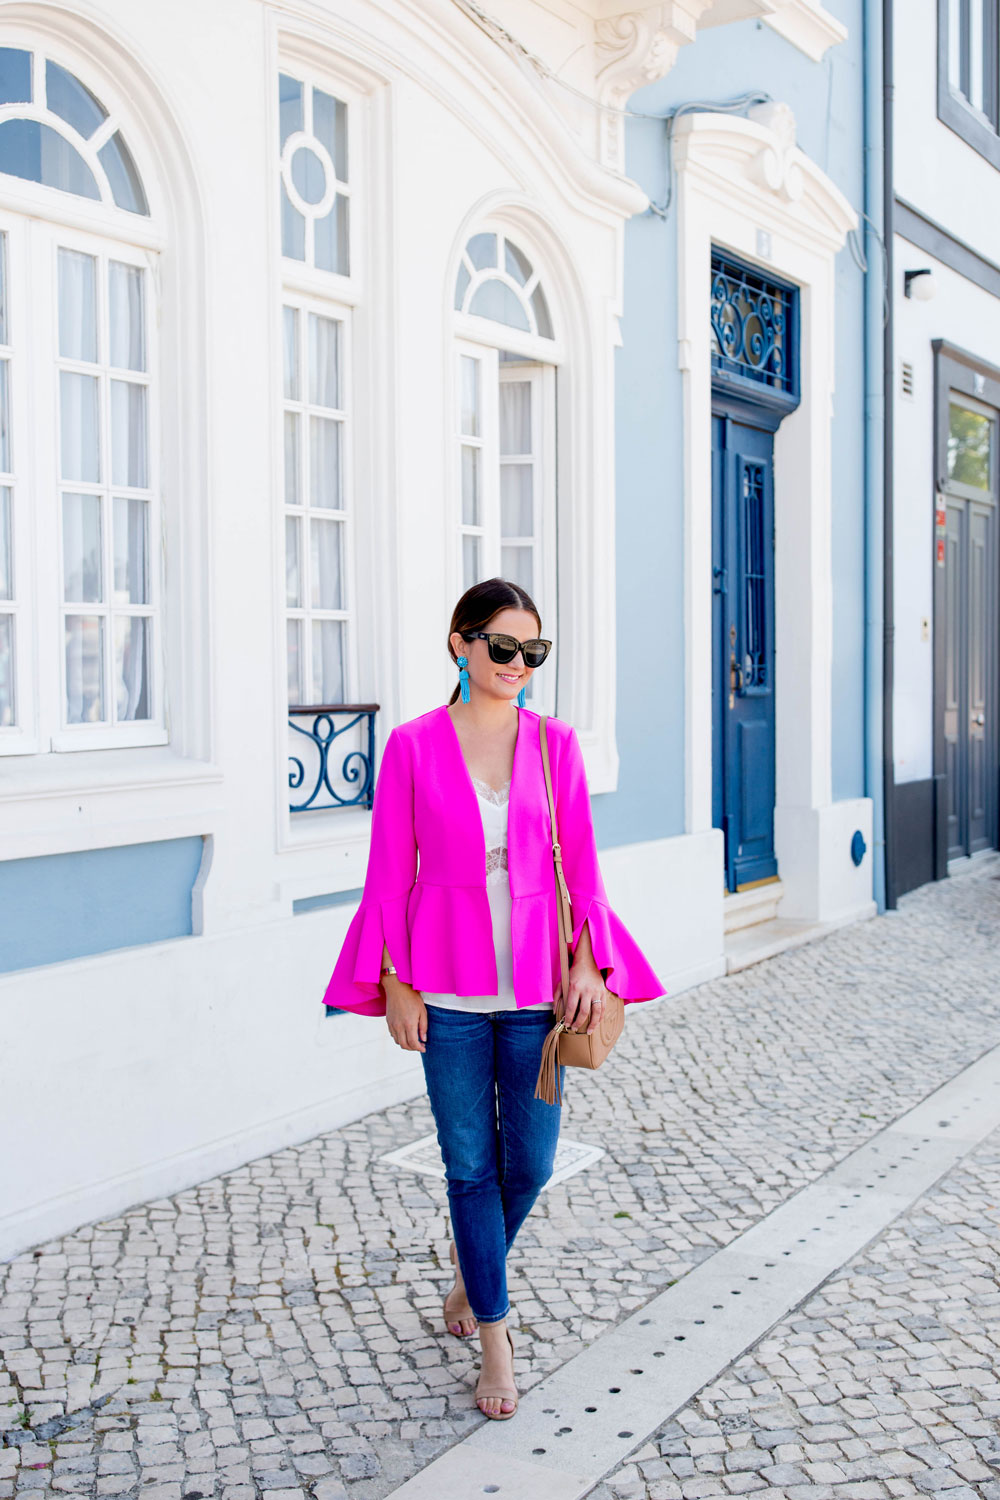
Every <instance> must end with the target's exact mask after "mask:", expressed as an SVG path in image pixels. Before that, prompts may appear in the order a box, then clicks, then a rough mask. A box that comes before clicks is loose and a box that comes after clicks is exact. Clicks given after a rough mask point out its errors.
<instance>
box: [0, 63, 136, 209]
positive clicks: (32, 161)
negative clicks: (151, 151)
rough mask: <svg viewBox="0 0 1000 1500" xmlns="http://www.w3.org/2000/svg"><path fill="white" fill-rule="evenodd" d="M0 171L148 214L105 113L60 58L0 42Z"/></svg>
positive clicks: (129, 156)
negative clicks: (5, 45)
mask: <svg viewBox="0 0 1000 1500" xmlns="http://www.w3.org/2000/svg"><path fill="white" fill-rule="evenodd" d="M0 172H3V173H6V174H7V175H8V176H10V177H20V178H22V179H24V181H26V182H37V183H39V184H41V185H42V186H44V187H51V188H57V189H58V190H59V191H60V192H64V193H73V194H74V195H75V196H76V197H78V198H91V199H93V200H94V201H96V202H99V203H104V204H106V205H108V206H109V207H111V206H114V207H117V208H123V209H126V210H127V211H128V212H129V213H134V214H142V215H143V216H148V215H149V206H148V204H147V202H146V194H145V192H144V191H143V186H142V180H141V179H140V177H139V173H138V171H137V169H136V165H135V162H134V161H133V159H132V154H131V152H130V151H129V149H128V146H127V145H126V144H125V140H124V137H123V136H122V133H121V131H120V130H119V129H118V123H117V121H116V119H115V117H114V115H113V114H111V113H109V111H108V110H107V109H106V108H105V106H104V105H103V104H102V103H101V101H100V99H98V98H97V97H96V95H94V94H93V93H91V91H90V89H89V88H88V87H87V85H86V84H85V83H81V81H80V79H79V78H77V77H76V75H75V74H74V73H71V72H69V70H68V69H66V68H64V67H63V66H62V65H61V64H60V63H57V62H53V61H52V59H51V58H46V57H42V56H40V55H39V54H38V53H32V52H28V51H25V50H23V49H21V48H18V47H0Z"/></svg>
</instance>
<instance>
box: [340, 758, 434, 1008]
mask: <svg viewBox="0 0 1000 1500" xmlns="http://www.w3.org/2000/svg"><path fill="white" fill-rule="evenodd" d="M416 870H417V845H416V837H415V835H414V830H413V773H412V768H411V765H410V758H409V755H408V753H407V749H406V745H405V743H404V742H403V740H402V739H401V737H400V734H399V731H398V729H392V730H390V732H389V736H388V739H387V740H386V745H385V750H384V751H383V753H382V763H381V765H380V767H379V774H378V780H377V782H376V785H375V795H374V798H373V804H372V828H371V843H370V846H369V852H368V872H367V875H366V878H365V888H364V891H363V893H362V897H361V905H360V906H359V907H358V909H357V911H356V912H355V913H354V916H353V917H352V918H351V921H350V924H349V926H348V929H347V932H346V934H345V936H344V941H343V943H342V945H341V949H340V953H339V955H338V958H337V962H336V964H335V965H334V970H333V973H332V975H331V976H330V982H329V984H328V985H327V987H326V993H325V994H324V996H323V1003H324V1005H327V1006H331V1007H333V1008H334V1009H337V1010H349V1011H353V1012H354V1013H355V1014H357V1015H363V1016H384V1015H385V991H384V990H383V988H382V985H381V982H380V981H381V973H382V953H383V946H384V947H387V948H388V950H389V953H390V955H391V957H392V962H393V963H394V964H395V966H396V971H397V973H398V975H399V978H400V979H401V980H403V982H404V983H405V984H409V983H411V969H410V935H409V928H408V924H407V903H408V901H409V897H410V891H411V890H412V888H413V882H414V879H415V876H416Z"/></svg>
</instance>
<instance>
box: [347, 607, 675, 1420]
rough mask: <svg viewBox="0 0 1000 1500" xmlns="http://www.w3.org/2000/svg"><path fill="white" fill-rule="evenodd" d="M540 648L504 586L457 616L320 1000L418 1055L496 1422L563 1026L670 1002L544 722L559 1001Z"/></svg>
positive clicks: (467, 1320) (400, 739)
mask: <svg viewBox="0 0 1000 1500" xmlns="http://www.w3.org/2000/svg"><path fill="white" fill-rule="evenodd" d="M541 632H542V622H541V617H540V616H539V613H538V611H537V609H536V608H535V606H534V604H533V603H532V601H531V598H530V597H529V595H528V594H527V593H526V592H525V591H524V590H523V589H522V588H520V587H519V586H518V585H517V584H514V583H511V582H509V581H507V580H505V579H501V578H490V579H487V580H485V581H484V582H482V583H477V584H475V585H473V587H472V588H470V589H467V590H466V592H465V593H464V594H463V595H462V597H461V599H460V600H459V601H458V604H457V605H456V607H455V610H454V613H453V615H452V619H451V631H450V634H449V638H448V649H449V652H450V654H451V656H452V659H453V660H454V661H455V662H456V665H457V666H458V668H459V682H458V683H456V686H455V690H454V692H453V693H452V695H451V698H450V700H449V702H448V703H447V704H441V705H440V706H439V707H437V708H434V709H431V710H430V711H429V712H428V713H425V714H421V715H419V716H418V717H417V718H415V719H410V720H408V721H407V722H406V723H404V724H400V725H398V726H397V727H396V728H395V729H393V730H391V731H390V733H389V736H388V738H387V740H386V745H385V749H384V751H383V753H382V760H381V765H380V768H379V774H378V780H377V783H376V787H375V797H374V804H373V812H372V829H371V846H370V851H369V859H368V871H367V875H366V878H365V888H364V893H363V896H362V900H361V905H360V907H359V908H358V910H357V912H356V913H355V915H354V917H353V919H352V921H351V924H350V926H349V928H348V930H347V934H346V936H345V938H344V942H343V945H342V947H341V951H340V955H339V957H338V959H337V963H336V967H335V968H334V971H333V975H332V977H331V979H330V983H329V985H328V986H327V990H326V995H325V997H324V999H325V1003H326V1004H327V1005H330V1006H335V1007H338V1008H340V1009H344V1010H350V1011H354V1012H357V1013H361V1014H365V1015H377V1016H384V1017H385V1019H386V1022H387V1024H388V1028H389V1031H390V1033H391V1035H392V1037H393V1040H394V1041H395V1042H396V1044H397V1046H399V1047H401V1048H403V1049H404V1050H407V1051H415V1052H419V1053H420V1054H421V1062H422V1064H423V1069H424V1076H425V1079H426V1083H427V1094H428V1098H429V1100H430V1105H431V1110H432V1112H433V1115H434V1121H435V1124H436V1126H437V1136H438V1141H439V1143H440V1146H441V1154H442V1158H443V1160H444V1164H445V1175H446V1180H447V1190H448V1204H449V1209H450V1212H451V1223H452V1231H453V1234H454V1242H453V1244H452V1245H451V1246H450V1247H449V1248H450V1253H451V1258H452V1262H453V1263H454V1264H455V1285H454V1286H453V1288H452V1290H451V1291H450V1292H449V1294H448V1296H447V1297H446V1298H445V1302H444V1318H445V1322H446V1326H447V1327H448V1329H449V1331H450V1332H451V1333H453V1334H455V1335H456V1336H458V1337H468V1336H469V1335H470V1334H472V1333H473V1332H475V1331H476V1328H477V1327H478V1331H479V1342H480V1346H481V1349H482V1367H481V1372H480V1377H479V1383H478V1385H477V1387H476V1403H477V1405H478V1406H479V1409H480V1411H482V1412H483V1413H484V1414H485V1415H486V1416H488V1417H492V1418H494V1419H505V1418H508V1417H511V1416H513V1415H514V1412H515V1411H516V1410H517V1391H516V1389H515V1386H514V1368H513V1357H514V1345H513V1340H512V1339H511V1336H510V1333H509V1331H508V1329H507V1324H506V1318H507V1314H508V1312H509V1310H510V1303H509V1301H508V1297H507V1277H506V1259H507V1252H508V1251H509V1250H510V1247H511V1245H512V1244H513V1243H514V1239H515V1236H516V1235H517V1232H518V1230H519V1229H520V1227H521V1225H522V1224H523V1222H524V1220H525V1219H526V1217H527V1215H528V1213H529V1212H530V1210H531V1208H532V1205H533V1204H534V1202H535V1199H536V1198H537V1196H538V1194H539V1192H540V1191H541V1189H542V1188H543V1187H544V1186H545V1183H546V1182H547V1181H548V1179H549V1177H550V1176H551V1173H552V1163H553V1159H554V1157H555V1150H556V1143H557V1141H558V1136H559V1122H560V1114H561V1109H560V1105H559V1104H558V1103H557V1104H547V1103H545V1102H544V1101H543V1100H542V1099H539V1098H535V1083H536V1079H537V1077H538V1071H539V1064H540V1061H541V1054H542V1047H543V1044H544V1042H545V1037H546V1035H547V1033H548V1032H549V1030H550V1029H551V1027H552V1025H553V1020H554V1011H555V1019H558V1018H560V1017H561V1018H563V1019H565V1021H566V1024H567V1025H568V1026H570V1027H573V1028H574V1029H575V1030H577V1031H588V1032H590V1031H593V1030H594V1028H595V1027H596V1026H597V1025H598V1023H599V1021H600V1019H601V1015H602V1014H603V1010H604V1006H605V1000H606V996H607V994H608V991H609V989H610V990H611V991H613V992H614V993H615V994H617V995H620V996H621V997H622V999H623V1000H624V1001H626V1002H635V1001H641V1000H650V999H653V998H655V997H656V996H658V995H662V994H664V993H665V991H664V988H663V985H662V984H661V983H660V981H659V979H658V978H657V976H656V974H655V973H654V972H653V970H652V969H651V968H650V966H649V964H648V962H647V961H646V959H645V957H644V956H643V954H642V952H641V951H640V949H639V948H638V946H637V944H636V943H635V941H634V939H633V938H632V937H631V936H630V934H629V933H628V931H627V930H626V928H625V926H624V924H623V923H622V922H621V921H620V919H619V918H618V917H617V916H616V915H615V913H614V912H613V911H612V909H611V907H610V906H609V905H608V899H607V894H606V892H605V889H604V883H603V880H602V878H601V873H600V869H599V867H598V863H597V849H596V844H595V840H594V830H593V824H592V820H591V811H590V797H589V793H588V791H587V782H586V775H585V772H584V767H583V756H582V753H581V750H580V745H579V742H578V740H577V737H576V732H575V730H574V729H573V728H572V727H571V726H570V725H569V724H567V723H565V721H563V720H560V719H557V718H551V717H550V718H549V719H548V720H547V737H548V743H549V756H550V762H551V774H552V783H553V795H554V799H555V807H556V823H557V827H558V834H559V842H560V845H561V849H562V863H563V870H564V873H565V878H566V882H567V885H568V887H569V893H570V902H571V905H572V911H573V934H572V943H571V948H572V961H571V964H570V969H569V974H570V982H569V992H568V995H567V996H566V997H565V1002H564V1003H563V1002H560V1004H559V1006H558V1008H557V1007H556V1005H555V1001H556V998H557V997H558V996H559V991H560V987H561V984H560V957H559V946H558V944H559V936H558V934H559V923H558V915H557V908H556V887H555V876H554V872H553V859H552V833H551V820H550V817H549V809H548V801H547V797H546V790H545V779H544V771H543V766H542V758H541V745H540V739H539V719H540V716H539V715H538V714H537V713H535V712H534V711H533V710H531V709H529V708H526V707H525V706H524V687H525V684H526V683H527V682H528V680H529V678H530V677H531V676H532V675H533V673H534V672H535V671H536V670H537V669H538V667H540V666H541V664H542V663H543V662H544V661H545V659H546V657H547V656H548V653H549V649H550V647H551V641H548V640H543V639H542V638H541ZM512 710H513V711H512ZM418 855H419V866H418ZM559 1073H560V1079H559V1082H560V1093H561V1086H562V1084H563V1082H564V1075H565V1069H564V1068H560V1069H559ZM557 1097H558V1096H557Z"/></svg>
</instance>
